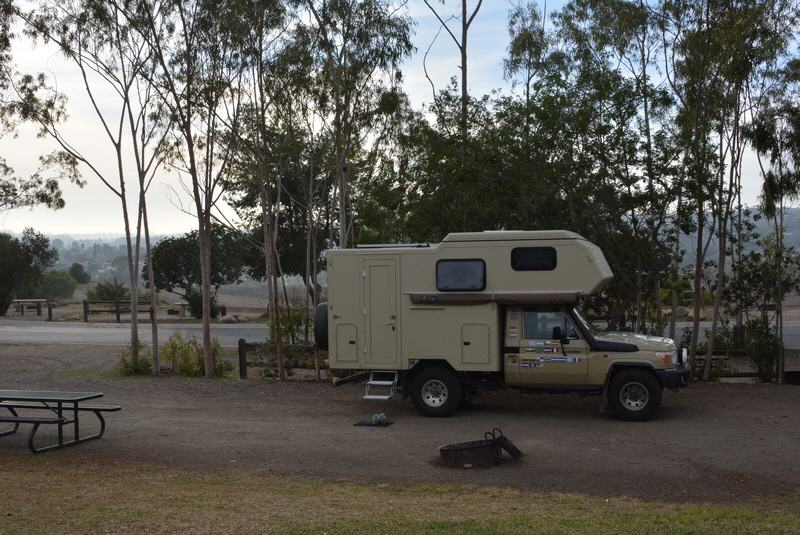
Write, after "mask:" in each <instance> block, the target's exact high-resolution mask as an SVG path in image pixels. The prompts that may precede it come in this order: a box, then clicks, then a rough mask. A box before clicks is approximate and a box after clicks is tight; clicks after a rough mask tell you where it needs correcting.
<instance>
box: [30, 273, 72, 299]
mask: <svg viewBox="0 0 800 535" xmlns="http://www.w3.org/2000/svg"><path fill="white" fill-rule="evenodd" d="M76 287H77V283H76V282H75V280H74V279H73V278H72V277H71V276H70V275H69V273H67V272H66V271H57V270H55V269H51V270H49V271H47V272H46V273H45V274H44V277H42V282H41V284H40V286H39V291H38V292H37V293H38V294H39V295H40V296H42V297H43V298H45V299H47V300H48V301H65V300H67V299H69V298H70V297H72V294H73V293H75V288H76Z"/></svg>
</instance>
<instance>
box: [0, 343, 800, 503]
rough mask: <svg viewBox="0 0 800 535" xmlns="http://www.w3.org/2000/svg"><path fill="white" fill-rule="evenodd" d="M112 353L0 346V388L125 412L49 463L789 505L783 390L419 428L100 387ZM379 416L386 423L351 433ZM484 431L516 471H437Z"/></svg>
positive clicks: (565, 399)
mask: <svg viewBox="0 0 800 535" xmlns="http://www.w3.org/2000/svg"><path fill="white" fill-rule="evenodd" d="M119 350H120V348H118V347H106V346H97V345H92V346H85V347H83V346H74V345H73V346H59V345H14V344H5V345H0V388H4V389H58V390H92V391H94V390H97V391H102V392H104V393H105V399H104V401H106V402H108V403H120V404H122V405H123V411H122V412H120V413H115V414H111V415H109V417H108V424H109V425H108V430H107V432H106V435H105V437H104V438H103V439H102V440H99V441H94V442H89V443H86V444H83V445H81V446H79V447H76V448H68V449H66V450H62V451H56V452H51V453H48V454H47V455H48V456H51V457H56V456H58V457H63V458H65V459H68V460H70V461H79V460H91V461H98V462H100V461H108V462H118V461H122V462H124V461H125V460H126V459H129V460H135V461H137V462H146V463H152V464H153V465H154V466H165V467H167V466H168V467H182V466H186V467H191V468H208V469H212V470H219V469H221V468H222V469H233V470H245V471H247V472H249V473H256V474H265V475H273V476H274V475H280V476H292V477H304V476H308V477H314V478H323V479H332V480H338V479H344V480H348V481H353V482H357V483H372V482H388V483H396V482H432V483H433V482H435V483H458V484H464V483H468V484H469V483H472V484H476V485H485V484H490V485H494V486H508V487H517V488H525V489H535V490H541V491H557V492H581V493H588V494H594V495H601V496H617V495H621V496H622V495H624V496H631V497H637V498H643V499H659V500H667V501H679V502H741V501H747V500H748V499H761V498H763V497H766V496H774V495H783V496H786V497H790V496H797V490H798V488H800V487H799V486H798V485H800V411H798V409H799V408H800V387H796V386H780V387H779V386H776V385H766V384H758V385H738V384H736V385H733V384H702V385H692V386H691V387H690V388H688V389H686V390H684V391H681V392H680V393H677V394H674V393H672V392H665V399H664V407H663V410H662V414H661V416H660V418H658V419H657V420H654V421H651V422H645V423H634V422H620V421H617V420H614V419H613V418H611V417H610V416H607V415H603V414H599V413H598V412H597V410H596V406H597V398H593V397H588V398H581V397H579V396H577V395H548V394H527V395H523V394H520V393H517V392H503V393H498V394H490V395H488V394H487V395H485V396H483V397H481V398H478V399H476V400H475V401H473V402H471V403H470V404H469V405H467V406H465V407H464V409H463V410H462V411H460V412H459V413H458V414H457V415H456V416H454V417H451V418H445V419H431V418H424V417H421V416H418V415H417V414H416V412H415V411H414V409H413V407H412V406H411V403H410V402H408V401H402V400H392V401H389V402H375V401H365V400H362V399H361V398H360V396H361V394H362V391H363V386H361V385H347V386H344V387H342V388H338V389H333V388H331V387H330V385H328V384H315V383H299V382H288V383H283V384H281V383H275V382H267V381H262V380H250V381H238V380H206V379H185V378H175V377H170V378H168V377H164V378H151V377H147V378H119V377H115V376H113V375H112V374H111V370H112V369H113V367H114V365H115V364H116V361H117V355H118V353H119ZM376 411H383V412H385V413H386V414H387V415H388V416H389V417H390V419H392V420H394V422H395V423H394V425H392V426H390V427H387V428H366V427H354V426H353V425H352V424H353V423H355V422H356V421H358V420H361V419H365V418H369V417H371V415H372V414H373V413H374V412H376ZM86 421H87V422H88V421H89V419H88V418H87V420H86ZM81 423H82V426H83V425H84V422H83V421H82V422H81ZM493 427H500V428H502V430H503V431H504V433H505V434H506V435H507V436H508V437H510V438H511V439H512V440H513V441H514V443H515V444H516V445H517V446H519V447H520V448H521V449H522V450H523V451H524V452H525V453H526V454H527V455H526V457H524V458H523V460H522V461H520V462H517V463H510V462H509V463H506V464H503V465H500V466H497V467H493V468H489V469H474V470H459V469H450V468H444V467H442V466H440V465H439V464H438V463H437V447H438V446H440V445H442V444H445V443H449V442H459V441H464V440H473V439H477V438H481V437H482V435H483V433H484V432H485V431H487V430H489V429H491V428H493ZM25 438H26V437H25V434H18V435H15V436H10V437H4V438H2V439H0V464H2V459H3V458H7V459H13V458H15V457H20V456H27V455H30V453H29V452H28V450H27V449H26V447H25ZM42 438H45V436H44V434H43V437H42Z"/></svg>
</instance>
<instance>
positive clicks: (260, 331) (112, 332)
mask: <svg viewBox="0 0 800 535" xmlns="http://www.w3.org/2000/svg"><path fill="white" fill-rule="evenodd" d="M690 326H691V324H690V323H683V322H681V323H678V324H677V327H678V332H680V330H681V329H683V328H684V327H690ZM710 328H711V323H710V322H706V321H702V322H700V339H701V340H702V339H703V333H704V332H705V329H710ZM158 329H159V339H160V340H161V341H162V342H163V341H166V339H167V338H169V337H170V336H171V335H172V333H174V332H175V331H180V332H181V333H183V334H184V335H194V336H196V337H197V338H200V337H201V336H202V329H201V325H200V324H199V323H165V324H160V325H159V328H158ZM211 335H212V336H216V337H217V338H218V339H219V341H220V343H221V344H222V345H223V346H225V347H236V345H237V344H238V341H239V338H244V339H245V340H247V341H248V342H256V341H261V340H264V339H265V337H266V327H265V325H263V324H258V323H245V324H241V325H235V324H233V325H231V324H226V325H219V324H215V325H212V326H211ZM139 336H140V339H141V341H142V343H144V344H148V343H150V324H142V325H141V326H140V327H139ZM129 340H130V327H129V325H128V324H118V323H81V322H52V323H51V322H47V321H18V320H0V343H4V342H8V343H39V344H114V345H116V344H119V345H124V344H127V343H128V342H129ZM784 343H785V344H786V347H789V348H800V325H798V324H786V325H784Z"/></svg>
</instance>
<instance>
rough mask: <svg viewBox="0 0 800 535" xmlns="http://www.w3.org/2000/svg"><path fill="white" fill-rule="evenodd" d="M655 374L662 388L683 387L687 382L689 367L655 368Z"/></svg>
mask: <svg viewBox="0 0 800 535" xmlns="http://www.w3.org/2000/svg"><path fill="white" fill-rule="evenodd" d="M656 376H657V377H658V380H659V381H661V385H662V386H664V388H685V387H686V386H687V385H688V384H689V377H690V373H689V368H675V369H672V370H656Z"/></svg>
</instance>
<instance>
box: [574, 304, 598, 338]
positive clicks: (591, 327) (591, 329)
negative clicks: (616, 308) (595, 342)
mask: <svg viewBox="0 0 800 535" xmlns="http://www.w3.org/2000/svg"><path fill="white" fill-rule="evenodd" d="M572 312H573V314H574V315H575V319H576V320H578V321H579V322H580V323H581V325H583V327H584V328H585V329H586V330H587V331H589V332H590V333H592V335H595V334H597V330H596V329H595V328H594V325H592V324H591V323H589V321H588V320H587V319H586V318H584V317H583V315H582V314H581V311H580V310H578V308H573V309H572Z"/></svg>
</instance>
